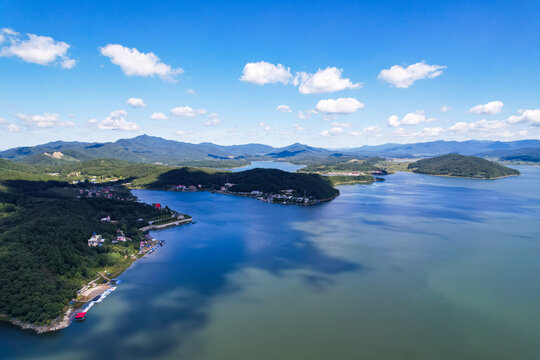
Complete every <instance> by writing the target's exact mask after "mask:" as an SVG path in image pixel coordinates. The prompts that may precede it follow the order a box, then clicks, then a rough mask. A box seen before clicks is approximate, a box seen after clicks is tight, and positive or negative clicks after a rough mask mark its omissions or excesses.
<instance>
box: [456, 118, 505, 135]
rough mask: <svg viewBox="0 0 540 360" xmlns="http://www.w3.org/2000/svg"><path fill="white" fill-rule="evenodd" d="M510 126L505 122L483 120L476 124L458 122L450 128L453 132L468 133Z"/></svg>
mask: <svg viewBox="0 0 540 360" xmlns="http://www.w3.org/2000/svg"><path fill="white" fill-rule="evenodd" d="M506 126H508V124H507V123H506V122H505V121H504V120H486V119H482V120H479V121H475V122H469V123H467V122H457V123H455V124H454V125H452V126H451V127H450V130H451V131H454V132H459V133H467V132H471V131H484V130H497V129H502V128H504V127H506Z"/></svg>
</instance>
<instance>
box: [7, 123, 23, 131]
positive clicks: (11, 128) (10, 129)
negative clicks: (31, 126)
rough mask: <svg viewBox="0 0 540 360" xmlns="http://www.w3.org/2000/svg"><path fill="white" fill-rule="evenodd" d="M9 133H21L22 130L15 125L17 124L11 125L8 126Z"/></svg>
mask: <svg viewBox="0 0 540 360" xmlns="http://www.w3.org/2000/svg"><path fill="white" fill-rule="evenodd" d="M7 131H8V132H19V131H21V128H20V127H18V126H17V125H15V124H9V125H8V126H7Z"/></svg>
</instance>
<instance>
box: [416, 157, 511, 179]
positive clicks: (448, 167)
mask: <svg viewBox="0 0 540 360" xmlns="http://www.w3.org/2000/svg"><path fill="white" fill-rule="evenodd" d="M409 169H410V170H412V171H413V172H416V173H420V174H428V175H444V176H460V177H468V178H478V179H494V178H500V177H505V176H512V175H519V171H517V170H515V169H511V168H509V167H506V166H502V165H500V164H497V163H494V162H492V161H488V160H485V159H482V158H478V157H475V156H463V155H459V154H448V155H443V156H437V157H434V158H430V159H422V160H418V161H415V162H413V163H411V164H409Z"/></svg>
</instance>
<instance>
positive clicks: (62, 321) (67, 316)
mask: <svg viewBox="0 0 540 360" xmlns="http://www.w3.org/2000/svg"><path fill="white" fill-rule="evenodd" d="M192 220H193V219H192V218H189V219H185V220H178V221H174V222H170V223H166V224H161V225H150V226H149V227H150V228H149V229H147V230H141V229H144V228H146V227H144V228H141V229H139V230H141V231H143V232H146V231H149V230H158V229H163V228H166V227H170V226H181V225H185V224H188V223H191V222H192ZM147 254H148V251H145V252H144V253H139V254H137V255H131V256H130V257H129V259H130V260H131V261H130V262H129V263H128V264H127V266H126V267H125V268H123V269H120V270H119V271H118V272H116V273H114V274H112V275H111V276H110V277H111V278H115V277H118V276H120V275H121V274H123V273H124V272H125V271H126V270H128V269H129V268H130V267H131V266H132V265H133V264H134V263H135V262H136V261H137V260H140V259H142V258H144V257H145V256H146V255H147ZM102 278H104V279H107V278H106V277H105V276H104V275H102V274H101V271H100V272H98V277H97V278H96V279H94V280H92V281H89V282H87V283H85V284H84V285H82V286H81V288H80V289H79V290H78V291H77V298H76V300H77V299H78V298H79V297H82V298H83V299H85V300H84V301H76V303H77V305H76V306H71V304H69V305H66V310H65V311H64V313H63V314H61V315H60V316H58V317H57V318H55V319H52V320H51V322H50V323H49V324H47V325H37V324H33V323H27V322H24V321H22V320H19V319H16V318H9V317H7V316H5V315H2V314H0V321H6V322H9V323H11V324H13V325H15V326H18V327H19V328H21V329H23V330H34V331H35V332H36V333H37V334H44V333H48V332H52V331H58V330H62V329H65V328H67V327H68V326H69V325H71V323H73V320H74V319H75V315H76V314H77V311H79V310H80V309H82V308H84V307H85V306H86V305H88V304H89V303H91V302H92V301H93V300H92V299H93V298H94V297H96V296H97V295H103V293H105V292H106V291H107V290H109V289H110V288H111V287H112V286H114V285H113V284H111V282H110V280H109V281H108V282H107V283H106V284H99V285H96V286H95V287H89V285H90V284H92V283H94V282H95V281H97V280H98V279H102ZM86 291H88V293H87V294H85V292H86ZM81 294H82V295H81Z"/></svg>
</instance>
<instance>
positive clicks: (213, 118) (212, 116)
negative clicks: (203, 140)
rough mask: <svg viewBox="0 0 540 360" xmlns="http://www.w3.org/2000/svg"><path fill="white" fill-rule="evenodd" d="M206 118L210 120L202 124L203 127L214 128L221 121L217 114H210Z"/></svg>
mask: <svg viewBox="0 0 540 360" xmlns="http://www.w3.org/2000/svg"><path fill="white" fill-rule="evenodd" d="M208 117H209V118H210V119H209V120H207V121H204V122H203V125H204V126H216V125H218V124H219V123H221V119H220V118H219V115H218V114H217V113H211V114H210V115H208Z"/></svg>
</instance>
